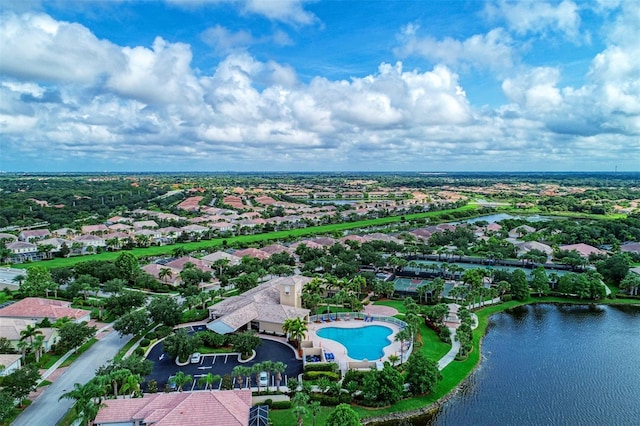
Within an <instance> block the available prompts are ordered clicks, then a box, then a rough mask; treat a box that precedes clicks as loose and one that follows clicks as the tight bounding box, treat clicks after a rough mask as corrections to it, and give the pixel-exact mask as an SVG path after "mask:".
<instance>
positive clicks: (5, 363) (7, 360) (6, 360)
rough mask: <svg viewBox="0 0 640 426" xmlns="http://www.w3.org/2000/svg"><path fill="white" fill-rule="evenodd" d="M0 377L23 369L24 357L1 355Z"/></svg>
mask: <svg viewBox="0 0 640 426" xmlns="http://www.w3.org/2000/svg"><path fill="white" fill-rule="evenodd" d="M0 365H1V366H2V367H3V370H2V371H0V377H4V376H8V375H9V374H11V373H13V372H14V371H16V370H19V369H20V368H22V355H20V354H0Z"/></svg>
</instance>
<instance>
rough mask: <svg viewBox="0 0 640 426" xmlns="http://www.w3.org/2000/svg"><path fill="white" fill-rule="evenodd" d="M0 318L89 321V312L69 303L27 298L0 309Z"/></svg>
mask: <svg viewBox="0 0 640 426" xmlns="http://www.w3.org/2000/svg"><path fill="white" fill-rule="evenodd" d="M0 317H3V318H26V319H32V320H35V321H42V320H43V319H44V318H49V320H50V321H51V322H54V321H56V320H57V319H59V318H63V317H69V318H71V320H72V321H74V322H82V321H87V322H88V321H89V320H90V319H91V312H90V311H85V310H84V309H77V308H72V307H71V302H67V301H64V300H51V299H44V298H42V297H27V298H25V299H22V300H20V301H18V302H16V303H13V304H11V305H9V306H5V307H4V308H1V309H0Z"/></svg>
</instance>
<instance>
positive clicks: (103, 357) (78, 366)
mask: <svg viewBox="0 0 640 426" xmlns="http://www.w3.org/2000/svg"><path fill="white" fill-rule="evenodd" d="M130 339H131V336H125V337H122V338H121V337H120V336H119V335H118V333H117V332H115V331H112V332H111V333H109V334H108V335H107V336H105V337H103V338H102V339H101V340H99V341H97V342H96V343H95V344H94V345H93V346H91V348H89V349H88V350H87V351H86V352H85V353H83V354H82V355H81V356H80V357H79V358H78V359H77V360H76V361H75V362H74V363H73V364H71V365H70V366H69V368H67V370H66V371H65V372H64V373H63V374H62V375H61V376H60V377H59V378H58V379H56V381H55V382H53V383H52V384H51V385H49V386H48V387H47V388H46V389H45V390H44V391H43V392H42V394H41V395H40V396H39V397H38V398H37V399H36V400H35V401H33V403H32V404H31V405H30V406H29V407H27V408H26V409H25V410H24V411H23V412H22V413H21V414H20V415H19V416H18V418H17V419H16V420H15V421H14V422H13V423H12V424H11V425H12V426H40V425H42V426H44V425H47V426H48V425H55V424H57V423H58V422H59V421H60V420H61V419H62V417H64V415H65V414H66V412H67V411H68V410H69V409H70V408H71V407H72V406H73V404H74V401H73V400H70V399H62V400H59V398H60V396H62V395H63V394H64V393H66V392H68V391H70V390H71V389H73V385H74V384H75V383H82V384H84V383H86V382H88V381H89V380H91V378H92V377H93V376H94V375H95V374H94V373H95V371H96V369H97V368H98V367H100V366H101V365H103V364H106V363H107V362H108V361H110V360H111V359H113V357H114V356H115V355H116V354H117V353H118V351H119V350H120V349H121V348H122V347H123V346H124V345H125V344H127V342H128V341H129V340H130Z"/></svg>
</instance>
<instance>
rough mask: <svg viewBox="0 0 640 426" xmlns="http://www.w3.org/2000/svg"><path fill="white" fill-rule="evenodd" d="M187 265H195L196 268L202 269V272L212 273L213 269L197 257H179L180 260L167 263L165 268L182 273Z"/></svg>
mask: <svg viewBox="0 0 640 426" xmlns="http://www.w3.org/2000/svg"><path fill="white" fill-rule="evenodd" d="M187 263H193V265H194V266H195V267H196V268H198V269H200V270H201V271H202V272H212V271H211V267H210V266H209V264H208V263H207V262H204V261H202V260H200V259H196V258H195V257H191V256H183V257H179V258H178V259H175V260H172V261H171V262H168V263H166V264H165V265H164V266H167V267H169V268H174V269H177V270H179V271H182V270H183V269H184V265H186V264H187Z"/></svg>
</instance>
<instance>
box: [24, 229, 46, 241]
mask: <svg viewBox="0 0 640 426" xmlns="http://www.w3.org/2000/svg"><path fill="white" fill-rule="evenodd" d="M49 235H51V232H49V230H48V229H30V230H28V231H22V232H21V233H20V234H19V235H18V239H19V240H20V241H33V240H42V239H43V238H47V237H48V236H49Z"/></svg>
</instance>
